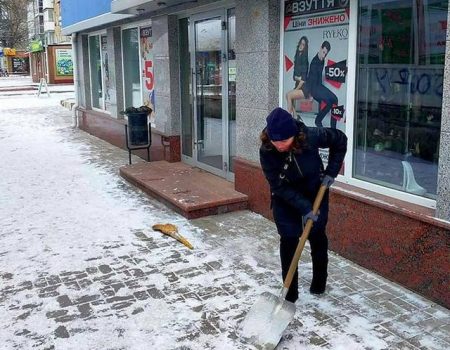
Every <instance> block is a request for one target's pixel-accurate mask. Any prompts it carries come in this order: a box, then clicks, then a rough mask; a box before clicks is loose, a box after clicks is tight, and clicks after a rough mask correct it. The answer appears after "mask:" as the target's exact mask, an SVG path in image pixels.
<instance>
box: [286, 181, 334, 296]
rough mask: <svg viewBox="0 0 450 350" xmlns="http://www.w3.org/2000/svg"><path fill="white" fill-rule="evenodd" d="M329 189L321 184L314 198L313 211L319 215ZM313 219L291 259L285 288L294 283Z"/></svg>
mask: <svg viewBox="0 0 450 350" xmlns="http://www.w3.org/2000/svg"><path fill="white" fill-rule="evenodd" d="M326 190H327V186H325V185H321V186H320V189H319V192H318V193H317V196H316V199H315V200H314V204H313V213H314V214H315V215H317V213H318V211H319V208H320V204H321V203H322V199H323V196H324V195H325V192H326ZM313 223H314V222H313V221H312V220H311V219H308V221H306V225H305V228H304V229H303V233H302V236H301V237H300V241H299V242H298V245H297V249H296V250H295V254H294V257H293V258H292V261H291V266H289V271H288V273H287V275H286V278H285V279H284V284H283V286H284V288H286V289H289V287H290V286H291V283H292V278H293V277H294V273H295V270H296V269H297V266H298V261H299V260H300V256H301V255H302V252H303V248H304V247H305V243H306V240H307V239H308V236H309V233H310V232H311V228H312V226H313Z"/></svg>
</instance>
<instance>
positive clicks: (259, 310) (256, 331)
mask: <svg viewBox="0 0 450 350" xmlns="http://www.w3.org/2000/svg"><path fill="white" fill-rule="evenodd" d="M294 315H295V304H294V303H291V302H290V301H286V300H284V299H282V298H280V296H276V295H273V294H271V293H269V292H265V293H263V294H261V295H260V297H259V298H258V300H257V301H256V303H255V304H254V305H253V307H252V308H251V309H250V311H249V312H248V314H247V316H246V317H245V319H244V321H242V324H241V327H240V328H241V335H242V338H243V339H244V340H245V341H246V342H247V343H249V344H253V345H254V346H256V347H257V348H258V349H264V350H269V349H270V350H273V349H275V347H276V346H277V344H278V343H279V341H280V339H281V336H282V335H283V332H284V330H285V329H286V327H287V326H288V324H289V323H290V322H291V321H292V319H293V318H294Z"/></svg>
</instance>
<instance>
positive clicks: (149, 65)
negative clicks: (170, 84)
mask: <svg viewBox="0 0 450 350" xmlns="http://www.w3.org/2000/svg"><path fill="white" fill-rule="evenodd" d="M144 76H145V77H146V78H147V79H145V87H146V88H147V90H153V84H154V78H153V62H152V61H145V62H144Z"/></svg>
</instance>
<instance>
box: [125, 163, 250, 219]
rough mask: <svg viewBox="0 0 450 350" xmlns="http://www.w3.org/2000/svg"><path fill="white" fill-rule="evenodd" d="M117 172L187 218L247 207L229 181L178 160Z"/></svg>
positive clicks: (130, 166)
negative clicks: (176, 161)
mask: <svg viewBox="0 0 450 350" xmlns="http://www.w3.org/2000/svg"><path fill="white" fill-rule="evenodd" d="M120 175H121V176H122V177H123V178H125V179H126V180H127V181H129V182H130V183H132V184H133V185H135V186H136V187H138V188H140V189H141V190H143V191H144V192H146V193H147V194H148V195H150V196H152V197H154V198H156V199H157V200H159V201H161V202H163V203H164V204H165V205H167V206H168V207H170V208H171V209H173V210H175V211H176V212H178V213H179V214H181V215H183V216H184V217H186V218H188V219H195V218H199V217H203V216H208V215H216V214H222V213H226V212H232V211H237V210H244V209H247V208H248V197H247V195H245V194H242V193H240V192H237V191H235V190H234V184H233V183H232V182H229V181H227V180H225V179H223V178H221V177H218V176H216V175H213V174H211V173H209V172H207V171H204V170H202V169H199V168H195V167H192V166H190V165H187V164H184V163H181V162H178V163H169V162H166V161H155V162H149V163H148V162H140V163H137V164H133V165H126V166H123V167H121V168H120Z"/></svg>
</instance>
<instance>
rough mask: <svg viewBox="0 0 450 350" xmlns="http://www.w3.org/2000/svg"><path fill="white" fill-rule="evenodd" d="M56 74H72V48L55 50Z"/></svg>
mask: <svg viewBox="0 0 450 350" xmlns="http://www.w3.org/2000/svg"><path fill="white" fill-rule="evenodd" d="M55 57H56V59H55V61H56V62H55V63H56V75H57V76H68V75H73V62H72V49H56V50H55Z"/></svg>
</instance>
